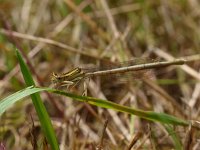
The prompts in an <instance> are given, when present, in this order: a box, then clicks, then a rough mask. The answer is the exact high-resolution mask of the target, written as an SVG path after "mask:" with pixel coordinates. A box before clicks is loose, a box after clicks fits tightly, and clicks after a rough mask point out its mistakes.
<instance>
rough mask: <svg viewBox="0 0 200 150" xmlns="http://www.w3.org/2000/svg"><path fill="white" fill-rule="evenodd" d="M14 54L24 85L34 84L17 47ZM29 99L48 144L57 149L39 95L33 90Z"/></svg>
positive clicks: (53, 133) (55, 140) (48, 118)
mask: <svg viewBox="0 0 200 150" xmlns="http://www.w3.org/2000/svg"><path fill="white" fill-rule="evenodd" d="M16 54H17V58H18V61H19V64H20V68H21V72H22V74H23V77H24V80H25V82H26V85H27V86H31V85H35V83H34V81H33V78H32V75H31V73H30V71H29V69H28V67H27V65H26V63H25V62H24V60H23V58H22V56H21V54H20V52H19V51H18V50H17V49H16ZM19 94H22V95H21V96H23V91H22V92H20V93H18V95H19ZM31 99H32V102H33V105H34V107H35V109H36V112H37V115H38V117H39V120H40V123H41V127H42V130H43V132H44V135H45V136H46V138H47V140H48V142H49V144H50V145H51V148H52V149H54V150H58V149H59V146H58V142H57V139H56V136H55V132H54V130H53V126H52V123H51V120H50V117H49V115H48V113H47V111H46V108H45V106H44V104H43V103H42V100H41V97H40V95H39V94H38V93H36V92H35V94H31Z"/></svg>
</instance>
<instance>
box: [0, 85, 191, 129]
mask: <svg viewBox="0 0 200 150" xmlns="http://www.w3.org/2000/svg"><path fill="white" fill-rule="evenodd" d="M41 91H48V92H52V93H55V94H59V95H63V96H66V97H70V98H72V99H74V100H78V101H81V102H87V103H89V104H92V105H95V106H98V107H102V108H107V109H113V110H116V111H119V112H125V113H129V114H131V115H136V116H138V117H140V118H144V119H146V120H150V121H154V122H160V123H163V124H172V125H181V126H188V125H189V124H190V122H189V121H185V120H182V119H179V118H176V117H174V116H171V115H168V114H165V113H156V112H153V111H143V110H140V109H134V108H130V107H127V106H122V105H119V104H116V103H113V102H110V101H107V100H103V99H98V98H93V97H87V96H79V95H75V94H72V93H67V92H64V91H60V90H56V89H51V88H38V87H28V88H26V89H24V90H21V91H19V92H16V93H15V94H13V95H11V96H9V97H7V98H5V99H4V100H3V101H0V110H1V108H3V109H4V110H5V109H7V108H8V107H6V108H5V106H4V105H5V103H8V102H7V101H13V102H9V104H13V103H14V102H16V101H17V100H20V99H22V98H24V97H26V96H28V95H31V94H33V93H37V92H41ZM1 113H3V111H0V114H1Z"/></svg>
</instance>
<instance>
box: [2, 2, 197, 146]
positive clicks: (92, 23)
mask: <svg viewBox="0 0 200 150" xmlns="http://www.w3.org/2000/svg"><path fill="white" fill-rule="evenodd" d="M0 14H1V15H0V21H1V24H0V27H1V28H0V98H3V97H5V96H8V95H10V94H12V93H14V92H16V91H18V90H20V89H22V88H24V87H25V86H24V81H23V78H22V75H21V72H20V69H19V66H18V65H17V64H18V62H17V59H16V55H15V52H14V50H15V47H17V48H18V49H20V51H21V52H22V53H23V55H24V57H25V58H26V61H27V64H28V65H29V67H30V69H31V72H32V74H33V76H34V79H35V81H36V82H37V85H38V86H47V87H48V86H52V84H51V80H50V78H51V74H52V72H58V73H62V72H66V71H69V70H70V69H72V68H74V67H77V66H81V67H93V66H98V65H101V64H106V65H109V63H111V62H121V61H127V60H130V59H133V58H135V57H137V58H149V59H152V58H153V59H159V60H173V59H174V58H179V57H185V56H191V57H188V59H190V62H189V63H188V64H187V65H184V66H178V67H177V66H171V67H167V68H162V69H158V70H156V69H155V70H153V71H151V73H150V75H149V74H145V76H144V77H143V78H139V76H142V74H141V73H140V74H139V76H137V77H134V78H135V79H134V80H133V79H132V77H131V78H129V77H130V76H131V75H129V76H128V77H125V80H126V81H124V79H121V77H122V78H123V75H120V76H114V77H109V76H108V77H107V76H106V78H105V77H104V78H92V79H90V80H89V82H88V84H87V94H88V95H89V96H93V97H98V98H103V99H108V100H110V101H113V102H116V103H118V104H122V105H126V106H130V107H134V108H138V109H143V110H153V111H156V112H165V113H168V114H171V115H174V116H177V117H179V118H182V119H194V120H199V112H200V109H199V108H200V107H199V105H200V103H199V100H200V96H199V95H200V83H199V80H200V75H199V73H198V72H199V68H200V62H199V53H200V28H199V25H200V2H199V1H197V0H188V1H187V0H173V1H167V0H159V1H155V0H147V1H144V0H135V1H131V0H117V1H116V0H76V1H70V0H54V1H50V0H34V1H33V0H16V1H8V0H0ZM127 81H128V82H127ZM64 90H65V89H64ZM71 92H73V93H76V94H82V93H83V83H80V84H79V85H78V86H76V87H74V88H72V89H71ZM42 98H43V100H44V103H45V106H46V108H47V110H48V112H49V114H50V116H51V119H52V121H53V125H54V129H55V131H56V135H57V138H58V141H59V143H60V148H61V149H74V150H75V149H77V150H79V149H95V148H97V147H98V145H101V146H102V147H104V149H119V150H120V149H128V146H130V144H131V139H133V137H134V136H135V135H137V136H136V144H135V145H134V149H173V148H174V147H175V146H174V142H173V140H172V137H171V136H170V135H169V133H167V131H166V129H165V128H164V127H163V126H162V125H161V124H159V123H153V122H149V121H146V120H144V119H140V118H138V117H136V116H130V115H127V114H125V113H118V112H115V111H112V110H106V109H102V108H97V107H94V106H90V105H88V104H87V103H80V102H76V101H73V100H71V99H67V98H63V97H61V96H55V95H52V94H47V93H42ZM31 116H32V118H33V121H34V127H33V121H32V120H31ZM107 119H108V126H107V129H108V130H107V131H106V133H105V136H104V138H103V139H104V142H103V144H101V142H100V139H101V135H102V133H103V127H104V122H105V120H107ZM33 128H34V129H33ZM33 130H34V131H35V132H34V133H35V134H34V135H33V134H32V133H33V132H30V131H33ZM187 130H188V128H183V127H176V128H175V131H177V134H178V136H179V138H180V140H181V142H182V145H183V147H184V146H186V144H188V143H189V147H190V148H193V149H195V148H196V149H198V147H200V146H199V140H198V138H199V136H198V134H199V133H198V131H195V133H196V135H192V136H189V135H187V134H186V131H187ZM139 131H140V132H141V134H138V132H139ZM31 135H32V136H31ZM33 137H35V138H36V139H37V142H38V145H39V147H40V146H41V145H44V141H45V140H44V138H43V136H42V132H41V130H40V126H39V122H38V118H37V115H36V113H35V110H34V107H33V105H32V102H31V100H30V99H29V98H27V99H26V100H23V101H21V102H18V103H17V104H15V105H14V107H12V108H11V109H9V110H8V111H6V113H4V114H3V115H2V116H1V119H0V141H2V142H3V144H4V145H5V146H6V147H7V149H13V150H14V149H24V150H25V149H26V150H27V149H33V147H32V144H31V140H33V139H34V138H33ZM188 137H191V138H192V139H193V141H192V140H190V141H189V142H187V138H188Z"/></svg>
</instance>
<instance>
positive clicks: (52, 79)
mask: <svg viewBox="0 0 200 150" xmlns="http://www.w3.org/2000/svg"><path fill="white" fill-rule="evenodd" d="M59 80H60V77H59V76H58V74H57V73H54V72H53V73H52V76H51V82H52V83H58V82H59Z"/></svg>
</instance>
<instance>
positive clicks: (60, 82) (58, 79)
mask: <svg viewBox="0 0 200 150" xmlns="http://www.w3.org/2000/svg"><path fill="white" fill-rule="evenodd" d="M185 62H186V60H184V59H176V60H173V61H160V62H152V63H143V64H137V65H132V66H126V67H119V68H114V69H107V70H100V71H94V72H84V70H83V69H81V68H78V67H77V68H75V69H72V70H71V71H69V72H67V73H64V74H61V75H58V74H55V73H53V75H52V79H51V80H52V82H53V83H54V84H56V86H65V85H66V86H70V85H75V84H77V83H78V82H79V81H81V80H82V79H84V78H88V77H92V76H103V75H108V74H120V73H126V72H130V71H140V70H145V69H154V68H162V67H167V66H171V65H183V64H184V63H185Z"/></svg>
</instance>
